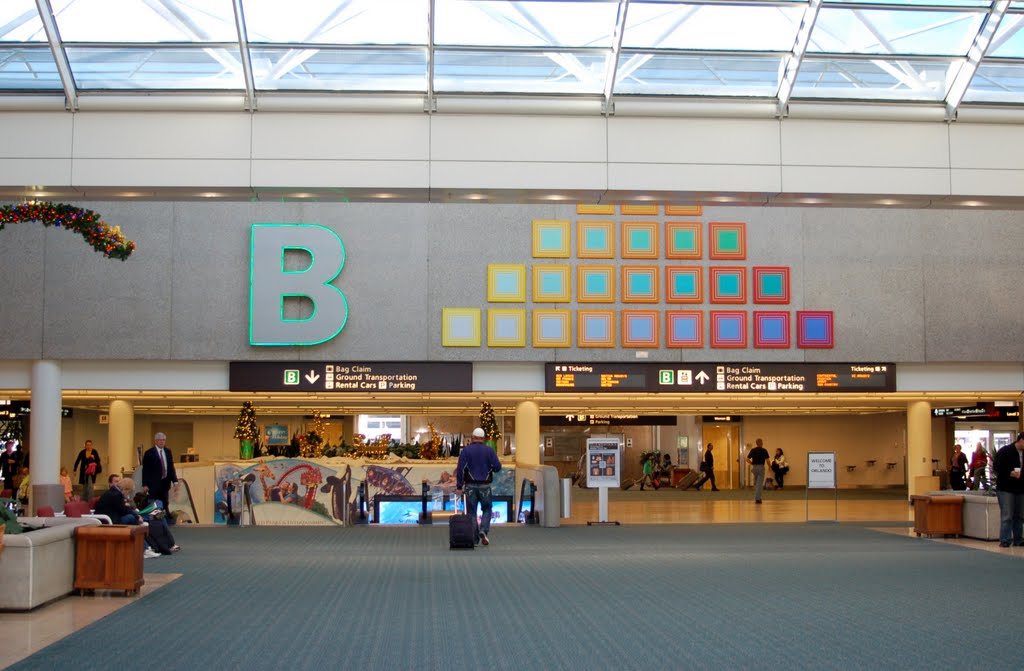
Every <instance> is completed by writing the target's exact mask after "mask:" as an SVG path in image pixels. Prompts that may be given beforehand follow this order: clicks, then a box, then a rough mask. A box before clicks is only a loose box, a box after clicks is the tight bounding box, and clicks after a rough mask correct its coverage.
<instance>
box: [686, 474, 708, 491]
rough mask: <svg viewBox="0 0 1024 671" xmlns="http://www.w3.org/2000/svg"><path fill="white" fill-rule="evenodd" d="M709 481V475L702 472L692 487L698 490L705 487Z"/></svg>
mask: <svg viewBox="0 0 1024 671" xmlns="http://www.w3.org/2000/svg"><path fill="white" fill-rule="evenodd" d="M707 481H708V474H707V473H704V472H701V473H699V474H698V475H697V479H696V480H694V481H693V484H692V485H690V486H691V487H693V488H694V489H696V488H697V487H700V486H701V485H703V484H704V483H705V482H707Z"/></svg>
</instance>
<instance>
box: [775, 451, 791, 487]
mask: <svg viewBox="0 0 1024 671" xmlns="http://www.w3.org/2000/svg"><path fill="white" fill-rule="evenodd" d="M772 473H774V474H775V486H776V487H777V488H778V489H782V481H783V480H784V479H785V478H786V473H789V464H788V463H786V455H785V454H783V452H782V448H781V447H780V448H778V449H776V450H775V456H774V457H773V458H772Z"/></svg>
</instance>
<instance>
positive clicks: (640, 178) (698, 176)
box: [608, 163, 781, 193]
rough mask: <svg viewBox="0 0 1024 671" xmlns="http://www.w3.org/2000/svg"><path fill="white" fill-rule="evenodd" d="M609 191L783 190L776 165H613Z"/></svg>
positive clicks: (610, 168) (772, 191)
mask: <svg viewBox="0 0 1024 671" xmlns="http://www.w3.org/2000/svg"><path fill="white" fill-rule="evenodd" d="M723 185H728V186H727V187H726V186H723ZM608 188H609V189H611V190H613V191H618V190H637V191H720V190H728V191H754V192H769V193H777V192H778V191H780V190H781V180H780V176H779V168H778V166H775V165H763V166H762V165H725V164H720V163H716V164H700V163H688V164H674V165H666V164H663V163H653V164H652V163H613V164H611V165H610V166H608Z"/></svg>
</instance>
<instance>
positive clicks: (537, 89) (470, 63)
mask: <svg viewBox="0 0 1024 671" xmlns="http://www.w3.org/2000/svg"><path fill="white" fill-rule="evenodd" d="M434 56H435V64H434V90H435V91H439V92H445V93H509V92H521V93H548V94H564V93H579V94H584V93H585V94H591V95H599V94H601V93H602V92H603V90H604V79H605V77H604V75H605V70H606V69H607V58H606V56H605V54H602V53H593V52H587V53H570V52H556V51H550V52H544V53H540V52H524V51H508V52H498V53H495V52H486V51H476V50H471V51H467V50H459V51H450V50H449V51H446V50H443V49H438V50H437V51H436V52H435V54H434Z"/></svg>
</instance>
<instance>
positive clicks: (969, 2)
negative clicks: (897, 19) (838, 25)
mask: <svg viewBox="0 0 1024 671" xmlns="http://www.w3.org/2000/svg"><path fill="white" fill-rule="evenodd" d="M851 1H855V2H856V3H857V4H858V5H891V6H894V7H897V6H898V7H984V8H986V9H987V8H988V7H989V6H990V5H991V4H992V2H991V0H825V1H824V2H823V3H822V4H823V6H824V5H834V4H848V3H850V2H851Z"/></svg>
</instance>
